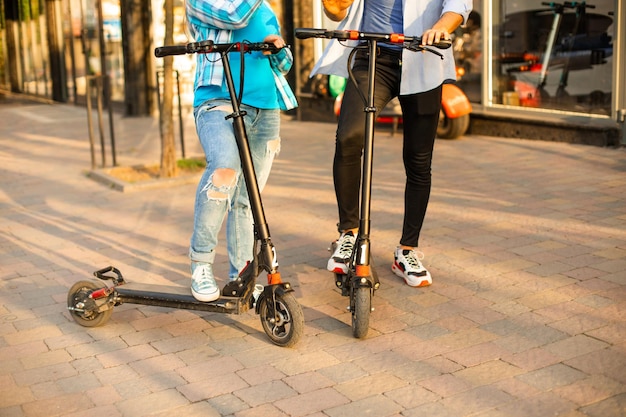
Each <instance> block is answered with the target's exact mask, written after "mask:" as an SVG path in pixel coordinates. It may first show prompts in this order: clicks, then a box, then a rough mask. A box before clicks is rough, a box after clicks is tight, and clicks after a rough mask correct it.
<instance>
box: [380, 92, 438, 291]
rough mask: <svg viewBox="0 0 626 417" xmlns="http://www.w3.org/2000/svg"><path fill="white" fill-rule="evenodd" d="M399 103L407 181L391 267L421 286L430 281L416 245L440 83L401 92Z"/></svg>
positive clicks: (425, 197) (427, 193)
mask: <svg viewBox="0 0 626 417" xmlns="http://www.w3.org/2000/svg"><path fill="white" fill-rule="evenodd" d="M400 104H401V105H402V113H403V117H404V120H405V122H404V146H403V151H402V157H403V161H404V168H405V171H406V176H407V181H406V186H405V191H404V223H403V226H402V238H401V239H400V246H399V247H398V248H397V249H396V250H395V252H394V262H393V264H392V265H391V270H392V271H393V272H394V273H395V274H396V275H398V276H400V277H402V278H403V279H404V280H405V282H406V283H407V284H408V285H410V286H412V287H423V286H426V285H430V284H431V283H432V278H431V275H430V273H429V272H428V270H426V268H424V266H423V265H422V263H421V259H422V258H423V257H424V255H423V254H422V253H420V252H419V251H417V246H418V240H419V235H420V231H421V229H422V225H423V223H424V217H425V215H426V208H427V207H428V200H429V198H430V187H431V161H432V154H433V148H434V144H435V135H436V133H437V123H438V121H439V109H440V108H441V87H439V88H436V89H434V90H431V91H428V92H425V93H420V94H414V95H409V96H401V97H400Z"/></svg>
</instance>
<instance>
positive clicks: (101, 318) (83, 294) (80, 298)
mask: <svg viewBox="0 0 626 417" xmlns="http://www.w3.org/2000/svg"><path fill="white" fill-rule="evenodd" d="M104 287H105V285H103V284H102V282H101V281H97V280H84V281H78V282H77V283H76V284H74V285H72V287H71V288H70V290H69V291H68V293H67V308H68V310H69V312H70V314H71V315H72V318H73V319H74V321H76V323H78V324H80V325H81V326H83V327H97V326H102V325H104V324H105V323H106V322H107V321H108V320H109V318H110V317H111V314H113V309H112V308H110V309H107V310H104V311H97V309H98V306H97V305H96V302H95V301H94V300H93V299H91V298H89V294H90V293H91V292H93V290H97V289H100V288H104Z"/></svg>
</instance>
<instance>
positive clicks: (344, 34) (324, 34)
mask: <svg viewBox="0 0 626 417" xmlns="http://www.w3.org/2000/svg"><path fill="white" fill-rule="evenodd" d="M295 35H296V38H298V39H309V38H325V39H338V40H354V41H359V40H362V41H378V42H384V43H395V44H403V45H404V46H405V47H406V48H408V49H414V48H416V49H417V47H418V46H422V47H423V46H431V45H422V38H421V37H420V36H405V35H403V34H400V33H372V32H359V31H357V30H327V29H315V28H298V29H296V30H295ZM432 46H434V47H436V48H439V49H448V48H449V47H450V46H452V42H451V41H450V40H448V39H442V40H440V41H439V42H437V43H434V44H432Z"/></svg>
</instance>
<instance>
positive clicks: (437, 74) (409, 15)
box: [311, 0, 472, 95]
mask: <svg viewBox="0 0 626 417" xmlns="http://www.w3.org/2000/svg"><path fill="white" fill-rule="evenodd" d="M363 3H364V1H362V0H354V3H352V6H350V9H348V14H347V16H346V18H345V19H343V20H342V21H341V23H340V24H339V26H338V27H337V30H359V29H360V27H361V19H362V17H363ZM433 6H434V7H433ZM402 10H403V11H404V35H406V36H422V34H423V33H424V31H425V30H427V29H430V28H431V27H432V26H433V25H434V24H435V23H436V22H437V21H438V20H439V19H440V18H441V16H442V15H443V14H444V13H446V12H454V13H457V14H459V15H461V16H462V17H463V22H465V21H466V20H467V17H468V16H469V13H470V12H471V11H472V0H404V1H403V5H402ZM342 42H343V43H344V44H346V45H349V46H354V45H356V44H357V43H358V41H342ZM434 49H436V48H434ZM351 50H352V49H351V48H348V47H345V46H344V45H342V44H341V43H339V42H338V41H337V40H336V39H332V40H331V41H330V43H329V44H328V46H327V47H326V49H325V50H324V53H323V54H322V57H321V58H320V59H319V60H318V62H317V63H316V64H315V67H314V68H313V71H312V72H311V77H312V76H314V75H315V74H334V75H338V76H341V77H344V78H348V68H347V60H348V55H349V53H350V51H351ZM436 50H437V51H438V52H440V53H441V54H442V55H443V57H444V59H441V57H439V56H438V55H435V54H431V53H430V52H424V53H422V52H414V51H409V50H407V49H403V50H402V79H401V81H400V94H401V95H407V94H415V93H421V92H424V91H429V90H432V89H434V88H436V87H438V86H439V85H441V84H442V83H443V82H444V81H446V80H456V71H455V66H454V56H453V55H452V48H448V49H436Z"/></svg>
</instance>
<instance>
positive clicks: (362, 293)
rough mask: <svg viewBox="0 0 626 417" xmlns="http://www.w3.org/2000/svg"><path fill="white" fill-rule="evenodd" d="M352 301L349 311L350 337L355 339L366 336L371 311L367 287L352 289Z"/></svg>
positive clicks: (369, 292)
mask: <svg viewBox="0 0 626 417" xmlns="http://www.w3.org/2000/svg"><path fill="white" fill-rule="evenodd" d="M352 297H353V300H351V301H352V306H351V307H350V310H351V312H352V335H353V336H354V337H356V338H357V339H362V338H364V337H365V336H367V331H368V330H369V326H370V312H371V311H372V297H371V290H370V288H369V287H358V288H354V289H353V293H352Z"/></svg>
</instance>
